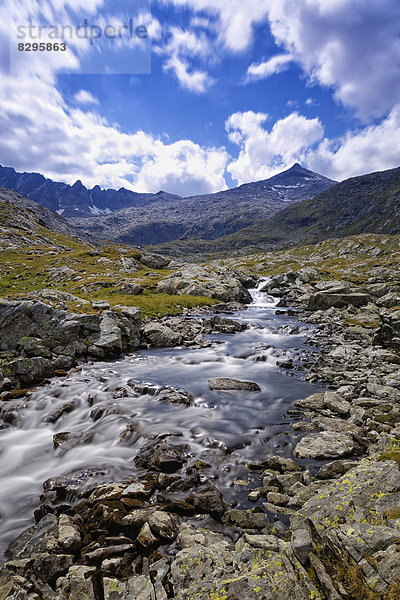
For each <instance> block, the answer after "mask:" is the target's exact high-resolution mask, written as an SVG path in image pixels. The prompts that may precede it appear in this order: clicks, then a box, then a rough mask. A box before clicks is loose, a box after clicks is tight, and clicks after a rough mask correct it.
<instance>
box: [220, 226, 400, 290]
mask: <svg viewBox="0 0 400 600" xmlns="http://www.w3.org/2000/svg"><path fill="white" fill-rule="evenodd" d="M218 262H219V263H220V264H222V265H225V266H230V267H233V268H242V269H245V270H246V271H249V272H253V273H257V274H259V275H262V276H269V275H272V274H275V273H286V272H288V271H299V270H300V269H305V268H307V269H315V272H316V276H318V277H319V276H322V277H323V278H325V279H344V280H346V281H349V282H351V283H354V284H357V285H362V284H363V283H365V282H366V281H367V280H368V279H369V277H371V276H372V275H373V274H374V271H376V270H378V269H379V270H382V269H383V270H386V269H396V268H398V265H399V263H400V236H399V235H395V236H387V235H379V234H361V235H354V236H351V237H348V238H345V239H335V238H334V239H329V240H325V241H323V242H320V243H318V244H314V245H311V246H298V247H296V248H291V249H290V250H280V251H276V252H257V253H255V252H254V253H253V254H250V255H248V256H243V257H240V256H239V257H235V258H229V259H219V260H218ZM310 279H311V280H312V279H313V277H312V274H310ZM395 284H396V283H395V282H393V285H395Z"/></svg>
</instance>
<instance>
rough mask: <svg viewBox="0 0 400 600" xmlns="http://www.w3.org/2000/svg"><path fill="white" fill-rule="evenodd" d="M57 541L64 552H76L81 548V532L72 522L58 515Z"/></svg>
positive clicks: (69, 518)
mask: <svg viewBox="0 0 400 600" xmlns="http://www.w3.org/2000/svg"><path fill="white" fill-rule="evenodd" d="M58 541H59V542H60V545H61V547H62V548H63V549H64V550H65V551H66V552H73V553H75V552H77V551H78V550H79V548H80V547H81V532H80V530H79V527H78V526H77V525H76V523H75V522H74V520H73V519H72V518H71V517H68V516H67V515H60V518H59V521H58Z"/></svg>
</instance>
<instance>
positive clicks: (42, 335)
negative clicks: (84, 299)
mask: <svg viewBox="0 0 400 600" xmlns="http://www.w3.org/2000/svg"><path fill="white" fill-rule="evenodd" d="M140 323H141V314H140V311H138V310H137V309H136V308H129V307H121V309H120V311H119V312H115V311H111V310H104V311H102V312H101V313H100V314H96V315H85V314H75V313H68V312H67V311H64V310H58V309H54V308H52V307H51V306H49V305H47V304H43V303H42V302H36V301H18V300H15V301H7V300H4V299H0V350H2V351H7V352H9V360H8V361H7V362H6V363H3V364H2V368H1V372H0V374H1V377H0V384H1V382H2V379H3V378H7V379H8V380H10V382H11V384H14V385H17V384H20V385H22V386H30V385H33V384H35V383H38V382H40V381H41V380H43V379H44V378H46V377H51V376H52V375H54V374H55V372H56V371H57V369H69V368H70V367H71V366H73V365H74V364H75V360H76V359H77V358H80V359H85V358H88V357H92V358H107V357H108V358H111V357H115V356H119V355H121V354H122V352H125V351H127V350H134V349H137V348H139V346H140Z"/></svg>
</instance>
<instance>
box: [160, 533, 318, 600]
mask: <svg viewBox="0 0 400 600" xmlns="http://www.w3.org/2000/svg"><path fill="white" fill-rule="evenodd" d="M271 538H272V536H269V535H253V536H252V535H247V536H246V541H245V540H244V539H243V538H242V539H240V540H239V541H238V542H237V543H236V544H235V546H233V545H232V541H231V539H229V538H226V537H224V536H223V535H221V534H216V533H212V532H210V531H206V530H200V529H195V528H193V527H190V526H188V525H182V527H181V533H180V534H179V536H178V547H180V548H181V550H180V551H179V552H178V554H177V555H176V558H175V560H174V561H173V563H172V565H171V584H172V588H173V591H174V597H175V598H179V599H180V600H191V599H192V598H196V599H198V600H208V599H210V598H215V599H221V600H222V599H223V598H225V599H228V598H229V600H243V599H244V598H246V600H260V598H265V599H267V598H268V599H270V600H287V598H293V600H309V599H310V598H313V599H314V600H322V596H321V594H320V592H319V591H318V589H317V587H316V586H315V584H314V583H313V581H312V580H311V579H310V578H309V577H308V574H307V572H306V570H305V569H304V568H303V567H302V565H301V564H300V562H299V561H298V559H297V558H296V557H295V555H294V553H293V550H292V548H291V545H290V543H285V542H282V541H281V540H279V539H278V538H272V539H271Z"/></svg>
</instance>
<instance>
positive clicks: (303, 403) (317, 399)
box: [294, 394, 325, 410]
mask: <svg viewBox="0 0 400 600" xmlns="http://www.w3.org/2000/svg"><path fill="white" fill-rule="evenodd" d="M294 404H295V406H299V407H300V408H309V409H311V410H322V409H323V408H324V406H325V398H324V394H313V395H312V396H308V397H307V398H302V399H301V400H296V402H295V403H294Z"/></svg>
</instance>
